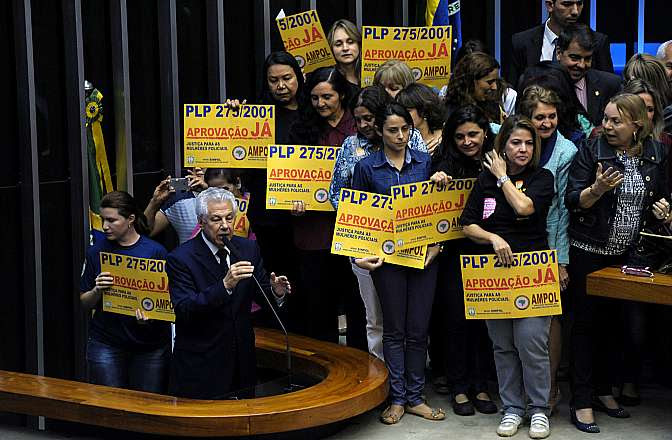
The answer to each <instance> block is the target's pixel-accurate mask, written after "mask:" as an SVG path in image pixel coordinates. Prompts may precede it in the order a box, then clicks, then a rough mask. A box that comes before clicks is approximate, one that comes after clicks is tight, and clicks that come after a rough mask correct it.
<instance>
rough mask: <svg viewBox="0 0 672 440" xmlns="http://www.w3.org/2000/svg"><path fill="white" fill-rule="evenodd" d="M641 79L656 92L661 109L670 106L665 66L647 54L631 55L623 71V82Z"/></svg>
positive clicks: (671, 89) (671, 91)
mask: <svg viewBox="0 0 672 440" xmlns="http://www.w3.org/2000/svg"><path fill="white" fill-rule="evenodd" d="M632 79H643V80H646V81H648V82H649V84H651V85H652V86H653V88H654V89H656V90H658V93H660V97H661V99H662V101H663V102H662V104H663V107H667V106H668V105H670V104H672V86H671V85H670V83H669V81H668V79H667V74H666V72H665V65H664V64H663V63H662V62H661V61H660V60H659V59H657V58H656V57H654V56H651V55H649V54H647V53H638V54H635V55H633V56H632V57H631V58H630V59H629V60H628V62H627V63H626V65H625V68H624V69H623V80H624V81H626V82H627V81H630V80H632Z"/></svg>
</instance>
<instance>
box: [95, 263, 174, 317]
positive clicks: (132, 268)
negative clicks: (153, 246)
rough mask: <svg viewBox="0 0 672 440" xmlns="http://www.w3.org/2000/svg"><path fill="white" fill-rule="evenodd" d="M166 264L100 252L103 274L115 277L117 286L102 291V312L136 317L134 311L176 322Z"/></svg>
mask: <svg viewBox="0 0 672 440" xmlns="http://www.w3.org/2000/svg"><path fill="white" fill-rule="evenodd" d="M165 264H166V263H165V261H163V260H154V259H151V258H139V257H131V256H130V255H121V254H113V253H109V252H101V253H100V271H101V272H109V273H110V274H112V277H113V278H114V285H113V286H112V287H111V288H109V289H107V290H105V291H104V292H103V310H104V311H106V312H112V313H120V314H122V315H129V316H135V310H136V309H140V310H143V311H144V312H145V315H147V317H148V318H149V319H158V320H161V321H171V322H174V321H175V313H174V312H173V304H172V302H171V301H170V295H169V293H168V276H167V275H166V270H165Z"/></svg>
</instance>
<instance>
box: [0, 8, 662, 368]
mask: <svg viewBox="0 0 672 440" xmlns="http://www.w3.org/2000/svg"><path fill="white" fill-rule="evenodd" d="M118 1H119V0H85V1H81V26H82V31H83V43H82V44H83V64H84V77H85V78H86V79H88V80H89V81H91V82H92V83H93V84H94V86H95V87H96V88H98V89H99V90H100V91H101V92H102V93H103V95H104V100H103V104H104V113H105V118H104V120H103V131H104V135H105V142H106V144H107V153H108V159H109V163H110V166H111V168H112V173H113V174H115V163H116V160H115V154H116V152H115V144H116V141H117V139H116V138H115V136H116V132H115V120H114V114H115V111H116V109H115V105H114V99H113V98H114V84H113V70H114V69H113V65H112V50H113V47H114V46H115V45H116V44H118V42H117V41H114V40H113V39H112V36H111V35H112V32H111V12H110V11H111V7H112V6H113V5H115V4H116V2H118ZM164 1H165V2H168V1H175V11H176V32H177V35H176V41H177V49H176V50H177V66H178V88H179V111H178V114H179V119H180V124H181V118H182V105H183V104H185V103H201V102H215V101H218V91H217V90H216V89H214V88H213V86H212V81H211V78H210V76H211V73H212V72H213V69H215V68H216V60H214V59H213V58H212V56H211V54H210V53H209V51H208V47H209V41H211V40H212V38H213V35H212V32H213V31H212V28H211V27H208V26H207V23H208V17H210V16H211V15H210V13H211V11H212V10H213V5H216V4H217V0H128V1H127V2H126V5H127V18H126V20H127V26H128V42H129V43H128V56H129V72H128V73H129V78H130V91H129V92H128V93H129V98H130V108H131V114H130V121H131V133H132V163H133V170H132V171H133V174H132V181H133V184H134V194H135V196H136V198H137V199H138V200H139V201H140V203H143V204H144V203H146V202H147V200H148V199H149V197H150V196H151V193H152V191H153V188H154V186H155V185H156V183H157V182H158V181H159V180H160V179H161V178H162V176H164V175H166V174H168V173H169V172H171V170H170V169H169V168H168V167H167V166H166V164H165V161H164V160H162V154H163V153H165V151H167V150H172V149H173V148H174V146H173V145H166V144H165V143H164V142H163V141H162V136H161V130H162V129H163V127H162V119H161V117H160V102H161V99H160V98H161V93H162V90H161V87H160V82H161V79H162V77H163V75H167V74H168V73H169V72H164V71H161V68H160V64H159V54H160V51H161V42H162V39H164V38H168V36H167V35H162V34H161V31H160V25H159V9H160V7H159V5H160V4H161V3H160V2H164ZM78 2H79V0H14V1H13V2H10V1H4V2H0V53H2V54H3V55H4V58H5V62H3V63H2V66H0V70H1V71H2V77H3V78H5V80H4V81H2V82H1V83H0V99H2V101H3V102H4V103H6V108H7V109H8V112H7V113H6V116H5V117H3V118H0V131H1V132H2V133H3V136H2V137H1V138H0V148H1V151H3V155H4V156H3V160H2V161H0V211H2V213H3V216H2V218H3V228H1V229H0V243H2V246H3V252H2V255H1V256H0V277H1V279H2V281H3V289H2V297H3V311H2V316H1V319H0V334H2V335H3V336H5V337H4V338H3V343H2V348H1V349H0V369H7V370H16V371H27V369H28V368H27V362H26V358H27V354H26V351H27V347H26V340H27V338H28V337H29V336H30V331H31V330H30V329H28V328H27V325H26V322H27V319H26V317H32V316H34V314H35V312H36V311H35V310H30V309H26V308H25V307H26V306H25V305H26V304H29V303H27V302H26V298H28V297H30V295H32V294H33V292H26V291H24V281H25V279H24V272H23V265H22V258H23V256H24V255H26V249H27V248H28V247H30V246H31V245H32V243H25V242H22V232H23V231H24V230H25V228H32V227H33V225H32V224H26V223H25V221H24V220H23V219H24V218H26V217H25V215H24V214H25V212H24V211H23V210H25V209H26V208H25V207H24V208H22V207H21V206H22V205H21V200H22V199H21V197H22V196H21V194H22V192H21V190H22V188H25V185H26V179H27V176H26V175H22V172H21V169H20V167H19V166H17V164H18V163H19V162H20V159H21V157H22V155H24V154H25V149H26V146H25V145H24V144H22V140H21V139H20V138H19V131H18V128H17V127H18V126H20V124H19V122H20V121H22V120H23V119H22V118H26V117H27V115H25V114H22V113H20V112H18V111H17V109H18V104H17V99H18V96H19V95H18V94H19V93H22V92H23V91H22V90H20V89H19V88H18V84H20V81H19V78H17V71H18V70H17V63H16V60H17V53H16V47H17V46H16V44H17V33H16V32H15V29H16V27H17V26H16V23H17V22H16V20H17V18H16V17H15V13H16V10H15V5H17V4H18V5H22V4H29V5H30V6H31V7H32V15H31V23H32V28H33V36H32V43H33V50H34V53H33V63H34V72H35V109H34V112H35V116H36V120H37V138H36V140H37V151H38V160H37V162H38V163H37V170H38V176H39V195H40V203H39V210H38V212H39V217H40V221H41V229H40V230H39V237H40V239H41V252H42V258H41V273H40V274H39V275H38V276H39V277H40V279H41V281H42V283H43V286H44V295H43V297H44V303H43V310H42V312H43V316H44V347H45V355H44V361H45V374H47V375H49V376H56V377H63V378H78V377H81V373H82V370H81V363H82V354H83V353H82V346H81V344H79V345H78V344H77V343H76V341H77V338H76V337H74V336H73V335H77V334H78V332H81V329H82V328H83V327H84V322H82V320H81V319H80V317H79V316H78V314H77V307H78V299H77V293H78V292H77V291H78V286H77V285H76V283H75V281H74V280H76V279H77V276H78V274H79V271H80V269H81V261H79V260H77V255H78V254H77V251H76V250H77V248H78V247H80V246H83V245H84V237H83V236H77V235H73V233H71V222H72V221H73V217H72V216H73V212H74V213H76V214H78V215H81V216H84V215H85V213H83V212H80V211H79V210H77V208H76V206H77V204H76V193H77V190H78V188H76V187H75V186H73V184H72V179H73V176H74V175H75V174H76V173H75V174H73V170H75V169H76V167H77V165H78V164H77V163H72V162H71V160H70V157H71V156H70V155H69V149H72V148H73V142H75V143H76V142H78V139H77V138H76V137H75V138H73V137H72V136H70V135H69V134H68V133H66V125H67V124H66V121H67V120H66V117H65V112H64V108H65V107H66V95H67V93H66V92H68V90H67V89H66V88H65V86H64V85H65V84H66V79H65V78H66V71H67V65H66V63H68V62H69V61H68V59H67V56H66V54H65V52H66V51H65V49H66V46H64V45H66V44H68V43H66V40H65V38H64V26H65V24H64V19H63V11H64V7H65V6H67V5H70V4H73V3H78ZM408 3H409V24H410V25H421V24H423V22H424V0H409V2H408ZM587 3H588V2H586V4H587ZM220 4H221V5H223V6H222V7H223V16H224V29H225V34H224V50H225V61H226V63H225V66H226V67H225V78H226V88H227V96H229V97H234V98H241V99H248V100H249V101H250V102H253V101H254V100H255V97H256V96H257V94H258V91H259V90H258V87H259V84H260V78H261V72H260V71H259V70H260V66H261V64H262V63H263V59H264V52H263V44H264V41H263V33H264V32H263V26H262V25H263V1H260V0H238V1H229V0H225V1H223V2H222V3H220ZM308 4H309V2H308V1H306V0H271V1H270V11H269V12H270V18H271V21H272V22H271V26H270V38H271V50H279V49H281V48H282V47H281V45H282V42H281V40H280V36H279V33H278V31H277V28H276V26H275V22H274V18H275V16H276V15H277V13H278V11H279V10H280V9H281V8H284V10H285V12H286V13H287V14H293V13H297V12H300V11H302V10H305V9H307V5H308ZM401 4H402V1H401V0H364V1H363V10H362V12H363V23H364V24H365V25H401V24H402V22H401V20H402V13H401ZM493 5H494V2H493V1H492V0H465V1H463V2H462V20H463V39H464V40H467V39H470V38H479V39H482V40H484V41H485V42H486V44H487V45H488V46H489V47H490V49H491V51H493V52H494V47H493V44H494V37H495V35H494V30H493V26H492V23H493V20H494V16H493V14H494V6H493ZM646 5H647V8H646V26H647V28H646V39H647V40H651V41H658V42H660V41H663V40H664V39H666V38H669V36H670V35H669V23H667V22H666V19H667V18H669V14H668V13H667V12H669V6H670V5H669V0H647V3H646ZM317 9H318V12H319V14H320V18H321V21H322V24H323V27H324V30H325V32H327V31H328V29H329V27H330V26H331V24H332V23H333V22H334V21H335V20H337V19H338V18H342V17H345V18H350V19H351V20H352V21H355V16H354V14H355V1H354V0H342V1H326V0H318V2H317ZM502 11H503V14H502V17H501V29H502V33H501V39H502V46H501V54H502V64H503V66H506V65H507V63H508V59H509V58H510V47H509V46H510V39H511V34H512V33H514V32H517V31H520V30H523V29H526V28H528V27H531V26H533V25H536V24H537V23H539V22H540V14H541V2H540V1H538V0H533V1H532V0H526V1H518V0H503V1H502ZM659 11H664V12H665V13H664V14H663V13H659ZM514 12H515V13H514ZM588 13H589V11H588V7H586V11H585V12H584V19H585V20H586V21H587V20H588V16H589V15H588ZM636 17H637V1H636V0H612V1H610V2H609V5H608V7H604V6H603V7H602V9H600V10H598V20H597V28H598V30H600V31H602V32H606V33H608V34H609V35H610V37H611V41H612V42H623V43H625V42H627V47H628V48H629V49H628V51H629V53H630V54H631V53H632V51H633V50H634V42H635V41H636V36H637V32H636V25H637V20H636ZM180 136H181V133H180ZM178 143H179V141H178ZM76 148H77V146H76V145H75V149H76ZM78 366H79V367H78Z"/></svg>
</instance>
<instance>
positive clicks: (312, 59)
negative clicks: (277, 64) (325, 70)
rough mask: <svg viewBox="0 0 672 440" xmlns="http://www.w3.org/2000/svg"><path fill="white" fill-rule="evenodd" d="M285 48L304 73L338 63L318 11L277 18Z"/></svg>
mask: <svg viewBox="0 0 672 440" xmlns="http://www.w3.org/2000/svg"><path fill="white" fill-rule="evenodd" d="M276 22H277V24H278V30H279V31H280V36H281V37H282V44H283V45H284V46H285V50H286V51H287V52H289V53H291V54H292V55H294V58H296V61H297V62H298V63H299V67H301V69H302V70H303V73H310V72H312V71H313V70H316V69H319V68H320V67H327V66H333V65H334V64H336V61H335V60H334V56H333V54H332V53H331V48H330V47H329V43H328V42H327V38H326V36H325V34H324V30H322V24H320V18H319V17H318V16H317V11H315V10H310V11H307V12H302V13H300V14H294V15H288V16H287V17H284V18H278V19H276Z"/></svg>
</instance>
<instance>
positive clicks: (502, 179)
mask: <svg viewBox="0 0 672 440" xmlns="http://www.w3.org/2000/svg"><path fill="white" fill-rule="evenodd" d="M507 180H510V179H509V176H502V177H500V178H499V179H497V188H501V187H502V185H504V184H505V183H506V181H507Z"/></svg>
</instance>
